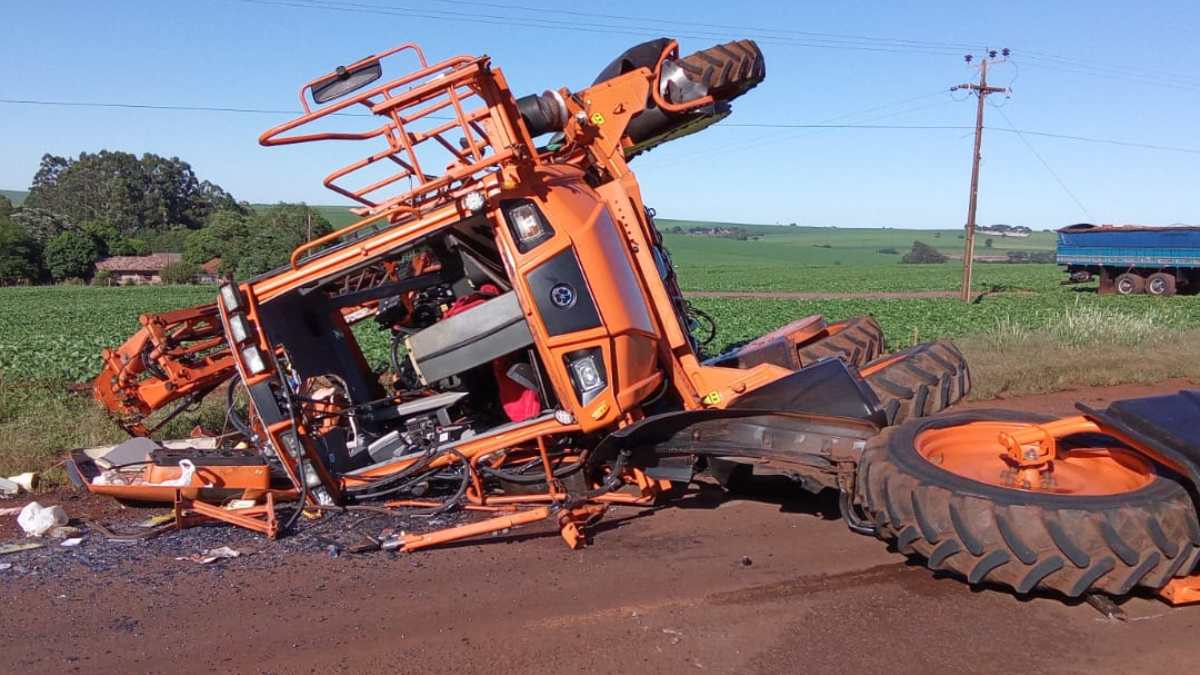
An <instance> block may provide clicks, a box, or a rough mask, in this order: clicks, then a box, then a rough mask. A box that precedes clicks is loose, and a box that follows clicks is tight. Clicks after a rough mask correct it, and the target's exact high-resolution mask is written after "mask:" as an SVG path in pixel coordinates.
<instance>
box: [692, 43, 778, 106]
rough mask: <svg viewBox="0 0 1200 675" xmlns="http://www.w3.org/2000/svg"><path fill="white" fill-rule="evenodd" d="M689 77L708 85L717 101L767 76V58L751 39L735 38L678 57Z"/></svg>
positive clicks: (750, 87)
mask: <svg viewBox="0 0 1200 675" xmlns="http://www.w3.org/2000/svg"><path fill="white" fill-rule="evenodd" d="M679 65H680V66H681V67H683V70H684V72H685V73H686V74H687V76H688V78H689V79H691V80H693V81H696V82H700V83H702V84H704V85H705V86H707V87H708V93H709V95H711V96H712V97H713V98H714V99H716V100H717V101H732V100H733V99H735V98H737V97H739V96H741V95H742V94H744V93H746V92H748V91H750V90H751V89H753V88H755V87H757V86H758V84H759V83H760V82H762V81H763V78H765V77H766V76H767V62H766V60H765V59H764V58H763V54H762V50H760V49H759V48H758V45H757V44H755V42H754V40H737V41H736V42H726V43H725V44H721V45H715V46H713V47H709V48H708V49H702V50H700V51H698V52H693V53H691V54H688V55H687V56H685V57H683V58H681V59H679Z"/></svg>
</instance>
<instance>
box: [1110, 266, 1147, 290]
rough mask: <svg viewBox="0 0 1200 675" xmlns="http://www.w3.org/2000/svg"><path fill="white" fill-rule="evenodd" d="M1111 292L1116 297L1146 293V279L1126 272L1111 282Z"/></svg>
mask: <svg viewBox="0 0 1200 675" xmlns="http://www.w3.org/2000/svg"><path fill="white" fill-rule="evenodd" d="M1113 291H1114V292H1115V293H1116V294H1117V295H1141V294H1142V293H1145V292H1146V279H1145V278H1144V277H1142V276H1141V275H1138V274H1134V273H1133V272H1126V273H1124V274H1121V275H1118V276H1117V278H1116V279H1115V280H1113Z"/></svg>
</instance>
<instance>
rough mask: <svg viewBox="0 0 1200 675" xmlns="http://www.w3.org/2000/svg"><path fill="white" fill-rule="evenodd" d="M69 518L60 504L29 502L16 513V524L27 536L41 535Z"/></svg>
mask: <svg viewBox="0 0 1200 675" xmlns="http://www.w3.org/2000/svg"><path fill="white" fill-rule="evenodd" d="M70 520H71V519H70V518H68V517H67V512H66V511H64V510H63V507H61V506H57V505H55V506H42V505H41V504H39V503H37V502H29V503H28V504H26V505H25V508H23V509H21V512H20V513H19V514H17V524H18V525H20V526H21V529H22V530H24V531H25V535H26V536H28V537H41V536H44V535H46V534H49V533H50V532H51V531H52V530H54V529H55V528H58V527H64V526H66V524H67V523H68V522H70Z"/></svg>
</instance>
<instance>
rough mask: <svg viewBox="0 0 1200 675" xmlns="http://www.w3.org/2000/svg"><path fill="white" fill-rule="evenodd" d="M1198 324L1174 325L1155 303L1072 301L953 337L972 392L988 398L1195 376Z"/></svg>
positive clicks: (1198, 371)
mask: <svg viewBox="0 0 1200 675" xmlns="http://www.w3.org/2000/svg"><path fill="white" fill-rule="evenodd" d="M1198 340H1200V330H1187V329H1181V328H1179V327H1178V326H1177V325H1176V324H1174V323H1173V322H1172V321H1171V318H1170V317H1169V316H1166V315H1163V314H1161V313H1159V312H1156V311H1154V310H1145V311H1141V312H1129V311H1121V310H1119V309H1115V308H1110V307H1102V306H1099V307H1098V306H1083V305H1077V306H1075V307H1072V308H1070V309H1067V310H1065V311H1063V312H1062V313H1061V314H1060V315H1059V316H1056V317H1053V318H1052V319H1051V320H1050V321H1048V322H1047V323H1046V324H1045V326H1044V327H1042V328H1038V329H1030V328H1027V327H1024V326H1022V325H1021V324H1020V323H1018V322H1016V321H1012V320H1006V319H1001V320H1000V321H997V322H996V325H995V326H992V327H991V328H990V329H989V330H987V331H985V332H983V333H980V334H978V335H973V336H968V337H964V338H960V339H958V340H956V342H957V344H958V345H959V347H960V348H962V351H963V353H964V354H965V355H966V357H967V362H968V363H969V364H971V373H972V375H973V378H972V379H973V381H974V387H973V391H972V392H971V398H972V399H975V400H987V399H992V398H996V397H997V396H1001V395H1004V396H1016V395H1022V394H1040V393H1048V392H1054V391H1062V390H1064V389H1070V388H1072V387H1079V386H1112V385H1118V384H1135V383H1153V382H1160V381H1162V380H1166V379H1170V378H1186V379H1190V380H1193V381H1196V382H1200V360H1198V359H1196V353H1197V352H1196V345H1197V344H1198V342H1197V341H1198Z"/></svg>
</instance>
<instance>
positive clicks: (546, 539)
mask: <svg viewBox="0 0 1200 675" xmlns="http://www.w3.org/2000/svg"><path fill="white" fill-rule="evenodd" d="M1181 385H1182V383H1170V384H1169V385H1167V386H1163V387H1156V388H1154V387H1123V388H1120V389H1109V390H1092V391H1091V392H1088V393H1087V395H1086V396H1087V398H1089V399H1090V400H1091V401H1092V402H1095V401H1096V400H1097V399H1106V398H1110V397H1112V396H1118V397H1124V396H1131V395H1142V394H1146V393H1151V392H1153V391H1163V390H1171V389H1175V388H1178V386H1181ZM1077 397H1078V395H1076V394H1067V395H1055V396H1050V397H1038V398H1031V399H1023V400H1020V401H1009V402H1006V403H1005V404H1006V405H1007V406H1009V407H1031V408H1037V409H1050V410H1052V411H1055V412H1059V413H1068V412H1070V409H1071V402H1072V401H1073V400H1074V399H1075V398H1077ZM767 487H768V488H773V489H772V491H771V493H770V494H769V495H768V496H767V497H766V498H764V499H761V500H758V501H749V500H742V499H736V498H735V499H728V498H726V497H725V495H723V493H721V492H720V491H719V490H717V489H716V488H712V487H702V488H700V489H697V490H694V491H692V492H691V493H690V494H689V495H688V496H687V497H686V498H685V499H683V500H682V501H681V502H679V503H677V504H675V505H673V506H671V507H669V508H664V509H660V510H657V511H652V512H644V511H643V512H639V511H622V512H618V513H614V514H610V516H609V517H608V519H607V520H606V522H605V524H604V526H603V527H602V528H601V529H600V531H598V532H597V533H596V535H595V541H594V545H593V546H592V547H590V548H587V549H584V550H580V551H570V550H568V549H567V548H566V547H565V546H564V545H563V544H562V541H561V540H560V539H559V538H558V536H557V533H555V532H541V533H538V532H537V531H521V532H519V533H512V534H510V535H509V536H508V537H507V538H502V539H501V541H496V542H491V543H489V544H486V545H474V544H473V545H469V546H461V547H458V548H454V549H443V550H434V551H428V552H423V553H418V554H410V555H392V554H383V553H376V554H370V555H362V556H353V555H349V554H343V555H342V556H341V557H338V558H331V557H329V556H327V555H325V554H323V553H320V552H297V553H295V554H292V555H289V556H279V555H270V554H268V553H265V552H264V553H261V554H258V555H251V556H248V557H243V558H239V559H236V560H228V561H224V562H220V563H215V564H213V565H211V566H199V565H196V564H194V563H190V562H181V561H176V560H174V559H173V558H172V557H170V556H169V555H160V556H158V557H157V558H150V559H147V558H146V557H145V556H141V557H139V558H138V559H139V562H138V563H137V566H134V565H124V566H119V567H118V568H117V569H115V570H112V571H111V572H108V573H103V574H95V573H92V572H91V571H89V569H88V568H86V567H84V566H78V567H76V568H69V567H68V568H67V569H66V571H65V572H64V573H63V576H61V577H57V578H52V577H50V576H49V575H48V574H46V573H43V574H38V575H25V576H21V577H13V576H11V575H10V576H7V577H6V576H5V573H3V572H0V594H2V595H3V597H4V603H3V609H0V635H3V636H4V638H3V640H0V645H2V646H0V671H4V672H72V671H87V672H167V671H170V672H202V671H223V672H274V673H292V672H306V673H307V672H314V673H329V672H381V671H384V672H399V673H430V672H451V671H453V672H459V673H473V672H485V671H486V672H506V673H507V672H513V673H555V674H556V675H561V674H562V673H572V672H596V673H610V672H611V673H616V672H630V671H634V670H641V671H646V672H717V673H733V672H737V673H785V672H787V673H790V672H801V671H803V672H817V673H823V672H852V673H874V672H878V673H885V672H886V673H908V672H929V671H934V672H947V671H960V672H996V671H1007V672H1054V673H1084V672H1098V671H1104V672H1156V673H1162V672H1182V671H1183V670H1185V669H1190V668H1191V667H1192V665H1193V661H1194V657H1195V652H1196V648H1195V646H1194V644H1195V642H1194V640H1195V635H1196V632H1197V630H1198V629H1200V607H1195V608H1183V609H1170V608H1168V607H1167V606H1166V605H1164V604H1162V603H1160V602H1158V601H1157V600H1154V599H1152V598H1133V599H1130V600H1128V601H1127V602H1126V603H1125V604H1124V609H1125V611H1126V612H1127V613H1128V615H1129V617H1130V620H1129V621H1128V622H1125V623H1117V622H1113V621H1110V620H1107V619H1104V618H1102V617H1101V616H1100V615H1099V614H1098V613H1097V612H1096V611H1095V610H1094V609H1092V608H1091V607H1089V606H1088V605H1086V604H1074V605H1066V604H1063V603H1060V602H1058V601H1055V600H1050V599H1043V598H1033V599H1029V598H1026V599H1018V598H1015V597H1013V596H1011V595H1007V594H1003V593H999V592H993V591H978V590H972V589H971V588H969V587H968V586H966V585H965V584H963V583H961V582H959V581H957V580H954V579H951V578H940V577H938V576H936V575H934V574H932V573H930V572H929V571H927V570H925V569H924V568H922V567H918V566H915V565H911V564H908V563H906V562H905V561H904V560H903V559H902V558H900V557H899V556H897V555H895V554H893V553H889V552H888V550H887V549H886V548H885V547H884V545H883V544H881V543H880V542H878V541H876V540H874V539H871V538H868V537H864V536H858V535H854V534H852V533H850V532H849V531H847V529H846V527H845V525H844V524H843V523H842V522H841V521H840V520H838V519H837V518H836V515H835V514H836V506H835V504H834V503H833V502H832V500H828V499H819V498H803V497H800V496H797V495H795V494H794V492H793V491H791V490H787V491H784V490H781V489H779V488H780V486H778V485H768V486H767ZM172 536H182V535H172ZM227 536H230V535H229V534H228V532H227V531H224V530H214V531H212V532H210V533H208V534H207V535H206V537H207V539H206V541H212V542H219V541H220V539H219V537H227ZM181 542H187V540H181ZM85 545H86V544H85ZM160 545H161V544H160ZM196 545H197V544H196V543H194V542H191V543H187V544H186V548H185V550H181V551H180V553H179V554H183V553H190V552H192V551H193V550H195V548H196ZM279 545H281V544H277V545H276V546H279ZM129 546H133V547H137V546H140V545H138V544H130V545H129ZM260 546H261V545H260ZM12 557H13V556H9V558H12ZM0 562H4V560H3V559H0Z"/></svg>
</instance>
